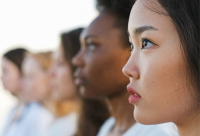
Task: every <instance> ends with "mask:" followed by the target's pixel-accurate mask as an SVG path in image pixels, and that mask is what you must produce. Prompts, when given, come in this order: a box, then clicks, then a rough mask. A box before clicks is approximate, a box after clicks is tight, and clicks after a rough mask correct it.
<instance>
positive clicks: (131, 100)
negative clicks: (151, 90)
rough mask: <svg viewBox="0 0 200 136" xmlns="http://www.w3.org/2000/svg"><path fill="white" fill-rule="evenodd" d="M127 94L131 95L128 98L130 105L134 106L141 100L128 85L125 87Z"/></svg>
mask: <svg viewBox="0 0 200 136" xmlns="http://www.w3.org/2000/svg"><path fill="white" fill-rule="evenodd" d="M127 90H128V92H129V93H130V94H131V95H130V96H129V98H128V100H129V103H130V104H135V103H136V102H138V101H139V100H140V99H141V96H140V94H139V93H138V92H136V91H135V90H134V89H133V88H131V87H130V86H129V85H128V86H127Z"/></svg>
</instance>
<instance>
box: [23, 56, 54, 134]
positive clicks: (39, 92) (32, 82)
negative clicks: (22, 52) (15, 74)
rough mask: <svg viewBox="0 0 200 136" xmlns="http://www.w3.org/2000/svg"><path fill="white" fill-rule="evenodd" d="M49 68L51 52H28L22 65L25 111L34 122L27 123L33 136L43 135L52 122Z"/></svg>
mask: <svg viewBox="0 0 200 136" xmlns="http://www.w3.org/2000/svg"><path fill="white" fill-rule="evenodd" d="M50 66H51V52H39V53H30V52H28V53H26V56H25V59H24V61H23V64H22V72H23V93H24V95H25V96H26V99H27V101H29V103H28V104H27V107H30V108H29V110H28V111H27V112H29V118H32V119H33V120H35V122H29V124H30V125H32V126H33V127H32V129H33V130H34V133H33V135H35V136H36V135H38V136H40V135H44V133H46V131H47V129H48V128H49V126H50V124H51V123H52V121H53V116H52V114H51V112H50V111H51V110H53V108H52V103H53V101H52V99H51V88H50V80H49V74H48V70H49V68H50ZM33 123H35V125H34V124H33ZM29 135H30V134H29Z"/></svg>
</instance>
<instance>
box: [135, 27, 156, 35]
mask: <svg viewBox="0 0 200 136" xmlns="http://www.w3.org/2000/svg"><path fill="white" fill-rule="evenodd" d="M148 30H158V29H157V28H155V27H152V26H141V27H138V28H135V30H134V34H135V35H139V34H141V33H143V32H144V31H148Z"/></svg>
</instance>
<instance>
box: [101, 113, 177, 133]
mask: <svg viewBox="0 0 200 136" xmlns="http://www.w3.org/2000/svg"><path fill="white" fill-rule="evenodd" d="M114 125H115V118H114V117H110V118H109V119H107V120H106V121H105V123H104V124H103V125H102V126H101V128H100V130H99V132H98V134H97V136H107V135H108V134H109V132H110V131H111V129H112V128H113V126H114ZM171 128H172V130H171ZM122 136H178V131H177V129H176V127H175V125H174V124H173V123H164V124H158V125H142V124H140V123H135V124H134V125H133V126H132V127H130V128H129V129H128V130H127V131H126V132H125V133H124V134H123V135H122Z"/></svg>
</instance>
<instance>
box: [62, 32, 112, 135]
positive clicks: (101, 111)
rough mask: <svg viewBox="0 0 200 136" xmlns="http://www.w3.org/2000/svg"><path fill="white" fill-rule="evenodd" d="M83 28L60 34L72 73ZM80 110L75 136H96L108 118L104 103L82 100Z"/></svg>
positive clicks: (95, 100)
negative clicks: (73, 59)
mask: <svg viewBox="0 0 200 136" xmlns="http://www.w3.org/2000/svg"><path fill="white" fill-rule="evenodd" d="M82 30H83V28H78V29H75V30H72V31H70V32H66V33H63V34H61V42H62V43H61V47H62V49H63V52H64V56H65V60H66V62H67V63H68V64H70V66H71V68H72V72H74V71H75V69H76V67H75V66H74V65H72V63H71V60H72V57H73V56H75V55H76V54H77V53H78V51H79V50H80V40H79V37H80V34H81V32H82ZM80 100H81V103H80V104H81V109H80V114H79V120H78V131H77V133H76V136H96V135H97V132H98V130H99V128H100V127H101V125H102V124H103V123H104V121H105V120H106V119H107V118H108V117H109V111H108V109H107V106H106V104H105V101H103V100H100V99H88V98H82V97H81V96H80Z"/></svg>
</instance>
